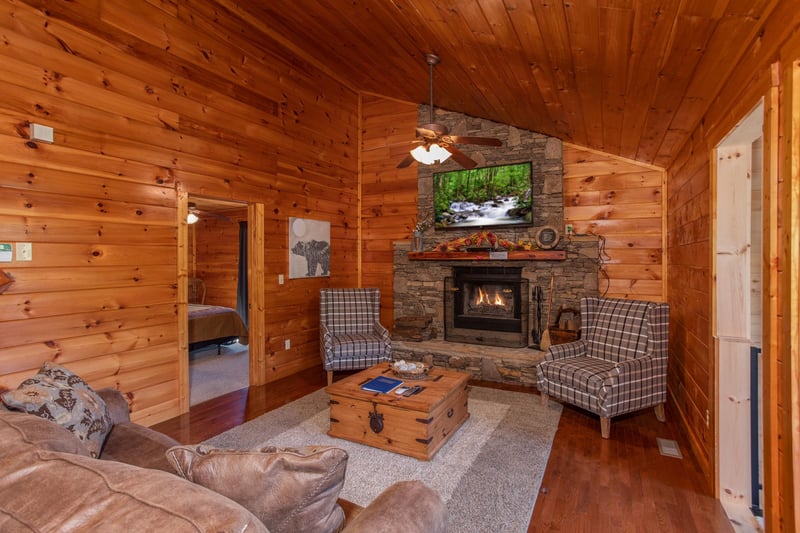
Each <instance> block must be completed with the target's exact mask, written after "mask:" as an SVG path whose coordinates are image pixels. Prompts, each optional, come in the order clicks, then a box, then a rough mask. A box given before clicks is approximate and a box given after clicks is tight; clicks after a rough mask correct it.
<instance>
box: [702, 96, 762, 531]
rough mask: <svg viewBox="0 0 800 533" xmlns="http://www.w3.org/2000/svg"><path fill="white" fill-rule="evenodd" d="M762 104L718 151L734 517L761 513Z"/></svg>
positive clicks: (727, 498) (719, 291)
mask: <svg viewBox="0 0 800 533" xmlns="http://www.w3.org/2000/svg"><path fill="white" fill-rule="evenodd" d="M763 125H764V106H763V103H760V104H759V105H758V106H757V107H756V108H755V109H754V110H753V111H752V112H751V113H750V114H749V115H748V116H747V117H746V118H745V119H744V120H742V121H741V122H740V123H739V124H738V125H737V126H736V127H735V128H734V129H733V130H732V131H731V132H730V133H729V134H728V136H727V137H725V139H723V140H722V142H720V144H719V145H718V146H717V147H716V150H715V156H716V157H715V158H714V160H715V174H716V179H715V180H714V185H715V190H714V195H713V197H714V206H713V207H714V214H715V216H714V231H713V235H714V240H715V244H714V251H715V253H714V265H713V269H714V277H713V283H714V285H713V291H712V294H713V298H714V322H713V331H714V344H715V352H716V365H715V367H716V387H715V389H716V391H717V395H716V414H717V415H716V422H717V427H716V434H717V439H716V441H717V443H718V446H717V450H718V457H717V492H718V496H719V499H720V501H721V502H722V504H723V507H724V508H725V510H726V512H727V513H728V515H729V516H730V517H731V518H732V519H733V518H734V517H735V518H736V520H737V521H739V522H740V523H742V522H745V523H751V524H753V527H754V528H757V527H758V520H759V518H760V517H761V516H762V514H763V513H762V505H763V496H762V487H763V481H764V477H763V472H764V468H763V442H764V438H763V423H762V420H761V417H760V416H759V413H760V412H762V410H761V402H762V388H761V384H762V383H763V380H762V372H761V358H760V353H761V347H762V339H763V326H762V322H763V320H762V306H761V301H762V273H763V265H762V261H763V260H762V247H763V231H762V227H763V226H762V218H763V209H762V190H763V189H762V182H763V168H764V163H763V146H764V143H763V137H764V135H763Z"/></svg>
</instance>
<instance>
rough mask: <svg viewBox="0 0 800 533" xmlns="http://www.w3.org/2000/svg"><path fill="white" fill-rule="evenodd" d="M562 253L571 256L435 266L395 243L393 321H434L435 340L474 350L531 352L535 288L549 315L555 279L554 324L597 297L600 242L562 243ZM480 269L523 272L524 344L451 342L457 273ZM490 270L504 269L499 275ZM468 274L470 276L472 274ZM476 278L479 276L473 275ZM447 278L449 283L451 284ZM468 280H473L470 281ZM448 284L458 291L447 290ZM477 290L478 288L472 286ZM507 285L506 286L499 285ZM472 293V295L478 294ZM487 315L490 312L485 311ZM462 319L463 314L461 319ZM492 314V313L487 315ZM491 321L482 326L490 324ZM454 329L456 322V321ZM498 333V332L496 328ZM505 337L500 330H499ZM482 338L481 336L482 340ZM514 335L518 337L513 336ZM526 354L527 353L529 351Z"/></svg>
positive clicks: (445, 262)
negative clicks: (561, 315) (474, 347)
mask: <svg viewBox="0 0 800 533" xmlns="http://www.w3.org/2000/svg"><path fill="white" fill-rule="evenodd" d="M559 248H561V249H563V250H564V251H565V252H566V256H565V259H563V260H532V261H510V260H479V261H471V260H453V259H450V260H435V261H429V260H426V261H419V260H413V259H410V258H409V252H410V251H411V245H410V243H409V242H408V241H395V243H394V291H393V292H394V317H395V320H396V319H398V318H399V317H425V318H427V319H428V320H429V321H430V330H431V340H440V341H450V342H460V343H464V342H466V343H470V344H475V343H476V342H479V343H482V344H486V345H491V346H505V347H512V346H517V347H521V346H524V347H527V346H528V345H529V344H531V342H532V341H531V338H530V332H531V329H532V326H533V321H534V320H535V318H536V308H535V305H534V304H535V302H533V301H532V299H531V293H532V291H533V289H534V287H536V286H539V287H540V288H541V289H542V291H543V293H544V300H545V301H544V303H543V308H544V309H543V311H544V312H546V311H547V297H548V296H549V290H550V278H551V275H552V276H553V278H554V279H555V284H554V290H553V304H552V312H551V318H550V320H551V322H553V321H555V318H556V316H557V315H558V311H559V310H560V309H562V308H563V309H569V308H573V309H574V308H580V299H581V297H583V296H595V295H597V293H598V260H597V257H598V255H597V254H598V241H597V238H596V237H577V238H572V239H562V243H561V244H560V245H559ZM465 268H466V269H478V271H481V270H485V271H486V272H502V271H505V272H510V271H512V269H513V270H514V271H518V272H519V278H520V281H519V285H518V287H519V291H520V292H519V300H518V302H519V305H518V306H517V309H518V310H519V311H520V317H522V316H523V315H526V316H527V317H528V319H527V320H526V323H525V324H524V326H523V325H522V324H521V323H520V325H519V328H520V329H519V331H520V334H521V335H522V336H521V338H520V340H519V341H518V342H517V343H515V344H511V343H509V342H505V343H498V342H486V341H492V340H493V337H492V336H485V335H484V338H483V340H481V341H474V340H467V339H463V338H462V339H457V338H454V337H452V336H450V335H448V336H450V337H451V338H446V336H445V331H446V329H447V321H448V320H450V318H449V317H448V314H451V313H452V314H453V315H455V314H457V312H456V308H454V307H450V305H454V304H453V302H452V301H450V302H448V295H450V294H452V292H453V291H452V290H450V289H452V288H454V287H455V279H454V278H455V277H456V276H455V272H456V270H454V269H458V270H459V271H460V270H461V269H465ZM487 269H499V270H497V271H492V270H487ZM467 271H468V272H469V271H470V270H467ZM472 272H474V271H472ZM448 278H449V279H450V281H448ZM468 279H469V276H468ZM448 283H452V284H453V285H452V286H450V287H448ZM473 285H474V284H473ZM500 285H503V284H500ZM508 289H510V290H512V291H514V290H516V289H515V288H514V285H513V284H511V286H510V287H509V286H507V287H506V290H508ZM474 291H475V288H474V287H473V288H470V289H469V292H474ZM485 310H487V309H485ZM468 311H469V312H468V313H467V315H468V316H467V317H463V318H467V319H468V322H469V321H470V320H472V319H474V318H476V317H475V316H472V315H474V314H475V313H474V311H475V308H474V307H473V308H472V309H471V310H468ZM487 311H488V310H487ZM501 312H502V313H505V310H499V309H494V310H492V311H491V313H501ZM462 314H463V313H462ZM485 314H487V313H485ZM485 319H486V317H485V316H484V317H482V319H481V321H483V322H484V324H485V323H486V322H485ZM453 325H454V326H455V325H456V324H455V320H453ZM461 325H462V323H461V322H459V325H458V330H459V331H458V332H459V333H464V334H465V335H473V336H475V335H476V334H475V333H474V332H473V333H469V332H468V331H469V330H464V331H461V329H462V328H461ZM492 331H495V333H497V332H498V329H496V328H492ZM499 331H500V332H502V331H501V330H499ZM478 335H480V334H478ZM510 335H515V333H510ZM525 349H527V348H525Z"/></svg>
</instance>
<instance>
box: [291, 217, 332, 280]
mask: <svg viewBox="0 0 800 533" xmlns="http://www.w3.org/2000/svg"><path fill="white" fill-rule="evenodd" d="M330 275H331V223H330V222H325V221H322V220H310V219H307V218H294V217H289V279H296V278H320V277H330Z"/></svg>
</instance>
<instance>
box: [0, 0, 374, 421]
mask: <svg viewBox="0 0 800 533" xmlns="http://www.w3.org/2000/svg"><path fill="white" fill-rule="evenodd" d="M0 6H2V8H3V9H2V10H1V11H0V29H1V30H2V36H3V38H2V39H0V92H1V93H2V94H3V97H2V98H0V147H1V148H0V242H12V243H16V242H32V243H33V261H30V262H20V261H17V260H15V261H14V262H13V263H3V264H0V268H1V269H2V270H4V271H5V272H7V273H9V275H10V276H11V277H13V278H14V279H15V281H14V282H13V283H12V284H11V285H10V288H9V289H8V290H7V291H6V292H5V293H4V294H2V295H0V386H6V387H14V386H16V385H17V384H18V383H19V381H20V380H22V379H23V378H24V377H27V376H28V375H31V374H33V373H34V372H35V370H36V369H37V368H38V367H39V365H40V364H41V362H42V361H44V360H54V361H56V362H59V363H64V364H65V365H66V366H68V367H70V368H72V369H74V370H76V371H77V372H79V373H80V374H82V375H84V376H85V377H86V378H87V379H88V381H89V382H90V383H91V384H92V385H93V386H95V387H103V386H114V387H118V388H119V389H120V390H122V391H123V392H125V393H126V394H127V395H128V398H129V399H130V400H131V404H132V408H133V418H134V419H135V420H138V421H141V422H145V423H148V424H150V423H155V422H157V421H160V420H163V419H166V418H169V417H172V416H175V415H176V414H178V411H179V383H178V362H179V358H180V357H183V354H181V353H179V350H178V331H177V318H176V309H177V304H178V300H177V293H178V290H177V280H178V277H177V269H178V268H177V264H178V263H177V241H176V239H177V227H178V225H177V213H178V209H177V198H178V196H177V192H176V189H177V188H178V187H181V188H182V190H184V191H186V192H187V193H188V194H195V195H203V196H209V197H215V198H221V199H230V200H237V201H242V202H247V203H252V204H261V205H263V209H261V210H259V209H256V210H255V212H264V213H265V216H266V221H265V225H266V239H265V243H264V257H265V271H266V279H265V280H264V281H263V287H264V292H265V295H266V300H267V302H268V305H267V306H266V307H267V309H266V324H265V328H266V332H267V347H266V354H267V360H266V361H264V362H263V363H264V367H265V368H266V371H265V374H266V375H265V376H263V378H264V379H265V380H267V381H269V380H272V379H277V378H279V377H281V376H284V375H287V374H289V373H293V372H296V371H298V370H300V369H302V368H307V367H310V366H312V365H317V364H319V355H318V341H317V339H318V327H317V324H318V316H319V310H318V291H319V288H321V287H323V286H328V285H335V286H344V285H353V284H355V283H356V280H357V270H358V269H357V267H356V266H355V264H354V261H353V258H354V257H356V255H357V253H356V252H357V230H356V228H357V226H358V222H357V221H358V215H359V213H358V208H357V206H358V202H357V174H358V167H357V161H358V147H357V142H356V139H357V138H358V131H357V127H358V96H357V94H356V93H355V92H354V91H352V90H350V89H348V88H346V87H345V86H343V85H342V84H341V83H339V82H337V81H336V80H334V79H332V78H331V77H330V76H328V75H327V74H325V73H323V72H321V71H319V70H317V69H315V68H313V67H312V66H310V65H309V64H308V63H306V62H305V61H304V60H303V59H302V58H300V57H297V56H296V55H295V54H293V53H292V52H291V51H290V50H286V49H284V48H283V47H282V46H281V45H280V44H278V43H275V42H273V41H271V40H270V38H269V37H267V35H266V34H265V33H264V32H262V31H261V30H262V29H264V28H262V27H261V26H260V25H259V24H260V23H259V22H257V21H251V20H247V19H243V18H241V16H240V14H239V13H237V12H236V11H230V10H235V9H237V8H236V6H235V5H231V6H229V8H222V7H220V5H219V4H216V3H215V2H210V1H196V0H176V1H170V2H136V3H135V4H134V3H130V2H126V1H124V0H95V1H90V2H54V1H45V0H26V1H19V0H2V1H1V2H0ZM229 9H230V10H229ZM256 43H258V44H256ZM29 122H38V123H41V124H45V125H48V126H52V127H54V128H55V144H52V145H47V144H41V143H31V142H30V141H28V139H27V137H28V129H29V128H28V123H29ZM290 216H297V217H305V218H313V219H317V220H327V221H330V223H331V239H332V249H333V257H332V260H331V268H332V274H331V277H330V278H316V279H313V280H306V279H303V280H288V279H287V283H286V285H284V286H279V285H278V274H279V273H285V272H286V270H287V261H288V250H287V244H288V236H287V235H288V234H287V219H288V217H290ZM287 338H289V339H291V341H292V348H291V349H290V350H284V349H283V343H284V342H283V341H284V339H287Z"/></svg>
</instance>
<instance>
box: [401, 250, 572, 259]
mask: <svg viewBox="0 0 800 533" xmlns="http://www.w3.org/2000/svg"><path fill="white" fill-rule="evenodd" d="M505 255H506V257H505V258H500V257H496V256H495V257H492V256H491V255H490V253H489V252H409V253H408V258H409V259H410V260H411V261H481V260H484V261H489V260H492V261H496V260H498V259H499V260H501V261H564V260H565V259H566V258H567V252H566V251H565V250H517V251H511V252H505Z"/></svg>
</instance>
